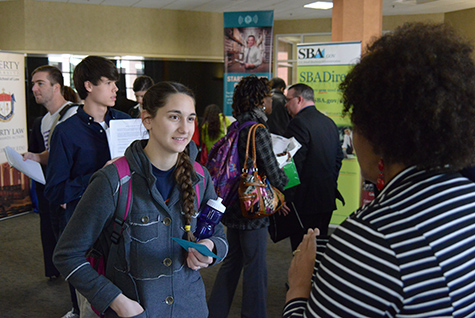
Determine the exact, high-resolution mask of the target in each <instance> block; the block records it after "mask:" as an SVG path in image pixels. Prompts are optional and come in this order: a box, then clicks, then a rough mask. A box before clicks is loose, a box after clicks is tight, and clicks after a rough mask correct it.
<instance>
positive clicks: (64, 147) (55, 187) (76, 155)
mask: <svg viewBox="0 0 475 318" xmlns="http://www.w3.org/2000/svg"><path fill="white" fill-rule="evenodd" d="M125 118H130V116H129V115H127V114H125V113H123V112H121V111H117V110H115V109H112V108H109V110H108V111H107V113H106V116H105V122H106V123H107V125H108V126H109V121H110V120H111V119H125ZM110 159H111V157H110V151H109V143H108V142H107V136H106V132H105V131H104V129H103V128H102V126H101V125H100V124H99V123H97V122H95V121H94V118H92V117H91V116H89V115H88V114H87V113H86V112H85V111H84V109H83V107H79V108H78V110H77V113H76V115H74V116H72V117H70V118H68V119H67V120H66V121H64V122H62V123H61V124H58V125H57V126H56V128H55V129H54V132H53V136H52V137H51V150H50V153H49V159H48V168H47V170H46V188H45V195H46V198H47V199H48V201H49V202H50V204H55V205H60V204H63V203H67V210H70V209H74V208H75V207H76V205H77V202H78V201H79V199H80V198H81V196H82V194H83V193H84V191H86V187H87V185H88V183H89V179H90V178H91V176H92V174H93V173H94V172H96V171H97V170H99V169H100V168H102V167H103V166H104V164H105V163H106V162H107V161H108V160H110Z"/></svg>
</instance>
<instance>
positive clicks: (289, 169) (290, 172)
mask: <svg viewBox="0 0 475 318" xmlns="http://www.w3.org/2000/svg"><path fill="white" fill-rule="evenodd" d="M284 172H285V174H286V175H287V177H288V178H289V182H288V183H287V185H286V186H285V187H284V190H287V189H289V188H292V187H295V186H297V185H299V184H300V178H299V174H298V172H297V167H296V166H295V163H294V159H293V158H292V159H290V161H289V162H287V163H286V164H285V166H284Z"/></svg>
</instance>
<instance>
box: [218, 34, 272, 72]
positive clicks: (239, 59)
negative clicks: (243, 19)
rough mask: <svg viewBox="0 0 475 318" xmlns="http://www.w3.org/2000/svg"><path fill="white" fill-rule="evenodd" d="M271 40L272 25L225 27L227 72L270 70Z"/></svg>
mask: <svg viewBox="0 0 475 318" xmlns="http://www.w3.org/2000/svg"><path fill="white" fill-rule="evenodd" d="M269 35H270V36H269ZM270 41H272V27H246V28H226V29H224V48H225V57H226V58H225V61H226V62H225V64H224V68H225V72H226V73H265V72H268V71H269V69H270V64H271V57H272V43H271V42H270ZM269 42H270V43H269Z"/></svg>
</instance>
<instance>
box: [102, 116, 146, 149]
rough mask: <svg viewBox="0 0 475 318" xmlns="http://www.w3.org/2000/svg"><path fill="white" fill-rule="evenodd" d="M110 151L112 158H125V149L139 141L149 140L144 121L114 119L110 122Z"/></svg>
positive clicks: (137, 119) (138, 119)
mask: <svg viewBox="0 0 475 318" xmlns="http://www.w3.org/2000/svg"><path fill="white" fill-rule="evenodd" d="M109 125H110V128H109V129H110V136H109V149H110V153H111V158H116V157H120V156H123V155H124V153H125V149H127V147H128V146H129V145H130V144H131V143H132V142H133V141H134V140H137V139H148V132H147V129H145V127H144V125H143V124H142V119H140V118H133V119H114V120H111V121H110V122H109Z"/></svg>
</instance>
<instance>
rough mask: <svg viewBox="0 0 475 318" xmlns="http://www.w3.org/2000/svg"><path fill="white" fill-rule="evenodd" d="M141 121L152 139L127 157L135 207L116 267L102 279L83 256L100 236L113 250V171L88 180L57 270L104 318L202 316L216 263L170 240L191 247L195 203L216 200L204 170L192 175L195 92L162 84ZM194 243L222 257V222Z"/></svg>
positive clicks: (62, 240) (151, 92)
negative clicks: (208, 272)
mask: <svg viewBox="0 0 475 318" xmlns="http://www.w3.org/2000/svg"><path fill="white" fill-rule="evenodd" d="M141 117H142V122H143V124H144V126H145V128H146V129H147V130H148V132H149V139H147V140H136V141H134V142H133V143H132V145H131V146H129V148H128V149H127V150H126V153H125V157H126V159H127V161H128V163H129V165H130V170H131V174H132V179H131V181H130V182H131V184H132V189H133V191H132V193H133V200H132V202H133V203H132V208H131V210H130V212H129V215H128V217H127V219H126V221H125V225H124V231H123V233H122V237H121V238H120V240H119V243H118V247H117V250H118V252H117V256H116V257H115V261H114V264H113V266H112V267H113V268H112V269H111V271H110V272H108V273H107V277H105V276H102V275H99V274H98V273H97V272H96V271H95V270H94V269H93V268H92V266H90V264H89V263H87V261H86V257H85V255H86V252H87V251H88V250H89V249H90V248H91V247H92V246H93V245H94V243H95V242H96V240H97V239H98V238H99V237H101V238H102V239H104V237H105V240H108V241H107V242H108V243H109V244H110V240H111V236H110V233H111V226H114V220H113V217H114V214H115V210H116V206H117V199H118V194H117V192H118V184H119V176H118V173H117V169H116V168H115V167H114V166H113V165H108V166H106V167H104V168H103V169H101V170H99V171H98V172H96V173H95V174H94V175H93V176H92V178H91V181H90V183H89V186H88V188H87V190H86V192H85V193H84V195H83V196H82V198H81V200H80V202H79V204H78V206H77V208H76V210H75V211H74V214H73V217H72V218H71V221H70V222H69V223H68V226H67V227H66V229H65V231H64V233H63V234H62V236H61V238H60V240H59V242H58V245H57V247H56V251H55V256H54V260H55V264H56V266H58V269H59V270H60V272H61V273H62V274H63V275H64V276H65V277H67V279H68V281H69V282H71V283H72V284H73V285H74V287H76V289H77V290H78V291H79V292H80V293H81V294H82V295H84V296H85V297H86V298H87V299H88V300H89V302H90V303H91V304H92V305H93V306H94V308H95V309H97V310H98V311H99V312H101V313H104V314H105V317H149V318H152V317H156V318H158V317H180V318H181V317H190V315H192V316H193V317H203V318H205V317H208V308H207V305H206V295H205V289H204V284H203V280H202V278H201V275H200V273H199V270H200V269H201V268H205V267H208V266H209V265H211V264H213V262H214V259H213V258H211V257H208V256H204V255H202V254H200V253H199V252H198V251H197V250H195V249H192V248H190V249H189V250H188V251H187V252H185V251H184V250H183V249H182V248H181V246H180V245H178V244H177V243H176V242H174V241H173V240H172V237H178V238H181V237H184V238H187V239H188V240H191V241H193V240H194V236H193V231H194V230H195V228H196V216H197V214H198V212H199V211H200V205H199V204H201V206H203V205H205V204H206V202H207V201H208V200H209V199H216V193H215V191H214V187H213V182H212V180H211V177H210V175H209V173H208V172H207V170H206V169H204V176H202V175H200V174H198V173H197V172H196V171H195V169H194V158H195V156H196V154H197V152H198V151H197V149H196V146H195V144H194V143H190V140H191V136H192V135H193V132H194V127H195V120H196V111H195V99H194V97H193V93H192V92H191V91H190V90H189V89H188V88H187V87H185V86H184V85H182V84H179V83H174V82H160V83H158V84H156V85H154V86H152V87H151V88H150V89H149V90H148V91H147V93H146V94H145V96H144V101H143V111H142V113H141ZM196 186H198V189H199V193H200V198H197V193H196V191H195V187H196ZM107 233H109V235H108V234H107ZM198 243H199V244H203V245H205V246H207V247H208V248H209V249H210V250H211V251H213V252H214V253H216V254H217V255H218V256H219V257H220V258H224V257H225V256H226V253H227V250H228V247H227V241H226V238H225V234H224V227H223V225H222V224H219V225H217V226H216V227H215V232H214V235H213V236H211V237H210V238H208V239H203V240H200V241H199V242H198Z"/></svg>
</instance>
